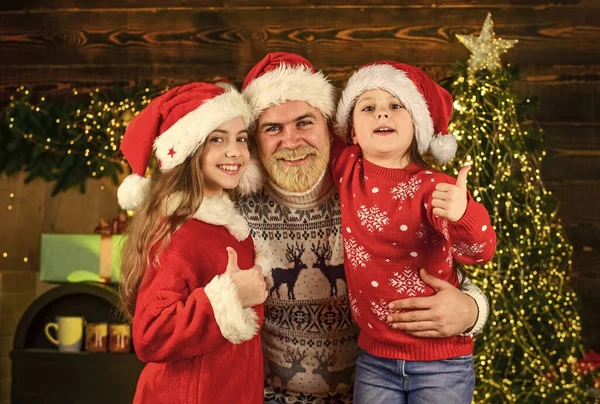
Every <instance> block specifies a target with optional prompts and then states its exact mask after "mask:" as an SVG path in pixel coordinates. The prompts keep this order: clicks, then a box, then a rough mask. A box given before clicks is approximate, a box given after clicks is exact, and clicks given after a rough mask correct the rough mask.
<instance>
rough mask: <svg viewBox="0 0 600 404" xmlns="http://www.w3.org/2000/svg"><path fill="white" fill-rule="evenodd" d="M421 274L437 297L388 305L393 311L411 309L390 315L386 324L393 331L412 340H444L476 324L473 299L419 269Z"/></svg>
mask: <svg viewBox="0 0 600 404" xmlns="http://www.w3.org/2000/svg"><path fill="white" fill-rule="evenodd" d="M420 275H421V279H422V280H423V282H425V283H426V284H427V285H429V286H431V287H432V288H433V289H434V290H435V292H436V294H435V295H433V296H427V297H411V298H407V299H402V300H396V301H393V302H391V303H390V304H389V307H390V309H391V310H392V311H393V310H398V311H399V310H410V311H405V312H402V313H393V312H392V313H390V315H389V316H388V322H389V323H391V326H392V328H394V329H397V330H403V331H405V332H406V333H408V334H410V335H413V336H415V337H429V338H445V337H452V336H455V335H459V334H461V333H463V332H465V331H466V330H468V329H470V328H472V327H473V326H474V325H475V322H476V321H477V313H478V309H477V303H475V300H473V298H471V297H470V296H469V295H467V294H465V293H463V292H461V291H460V289H457V288H455V287H454V286H453V285H452V284H450V283H448V282H446V281H443V280H441V279H439V278H436V277H435V276H433V275H430V274H429V273H428V272H427V271H425V270H424V269H422V268H421V270H420Z"/></svg>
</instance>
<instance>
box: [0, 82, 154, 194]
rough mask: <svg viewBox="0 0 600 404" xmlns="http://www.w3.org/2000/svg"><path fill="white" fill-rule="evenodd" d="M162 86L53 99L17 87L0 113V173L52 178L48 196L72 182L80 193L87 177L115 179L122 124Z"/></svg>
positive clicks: (119, 164) (120, 164)
mask: <svg viewBox="0 0 600 404" xmlns="http://www.w3.org/2000/svg"><path fill="white" fill-rule="evenodd" d="M165 90H166V89H164V88H163V89H161V90H157V89H156V88H153V87H149V86H136V87H128V88H122V89H120V91H118V92H117V91H114V92H111V93H107V92H104V91H100V89H98V88H96V89H95V90H93V91H90V92H89V93H86V94H80V93H79V91H78V90H77V89H72V97H70V98H69V101H67V102H63V103H61V104H57V103H55V102H52V101H50V100H48V99H47V98H46V97H41V98H40V99H39V100H34V98H33V95H32V92H31V91H30V90H29V89H27V88H25V87H24V86H22V87H20V88H18V89H17V90H16V93H15V94H14V95H13V96H11V97H10V103H9V105H8V106H7V107H6V108H5V109H4V110H3V111H2V113H1V115H0V135H1V136H0V161H1V162H2V163H0V172H5V173H7V174H9V175H10V174H12V173H14V172H17V171H20V170H24V171H25V172H27V173H28V176H27V178H26V180H25V182H29V181H31V180H33V179H34V178H37V177H41V178H43V179H44V180H46V181H56V184H55V187H54V190H53V192H52V194H53V195H55V194H57V193H58V192H62V191H65V190H67V189H69V188H72V187H79V189H80V190H81V192H84V191H85V181H86V180H87V179H88V178H97V179H99V178H103V177H110V178H111V179H112V180H113V182H114V183H115V184H117V183H118V174H119V173H121V172H122V171H123V167H124V161H123V158H122V155H121V153H120V151H119V144H120V141H121V138H122V136H123V134H124V132H125V128H126V126H127V124H128V123H129V121H130V120H131V119H132V118H133V117H134V116H135V115H137V114H138V113H139V111H140V110H141V109H143V108H144V107H145V106H146V105H147V104H148V103H149V102H150V101H151V99H152V98H154V97H155V96H156V95H158V94H160V93H161V92H163V91H165ZM82 98H83V101H81V99H82Z"/></svg>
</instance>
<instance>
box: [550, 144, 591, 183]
mask: <svg viewBox="0 0 600 404" xmlns="http://www.w3.org/2000/svg"><path fill="white" fill-rule="evenodd" d="M599 173H600V150H590V151H589V154H588V155H576V156H572V155H564V154H557V153H555V152H553V151H552V150H550V151H549V152H548V154H547V155H546V158H545V159H544V164H543V165H542V177H543V178H544V179H546V180H548V181H577V180H582V181H597V180H598V179H599V177H600V174H599Z"/></svg>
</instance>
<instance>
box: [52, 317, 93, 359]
mask: <svg viewBox="0 0 600 404" xmlns="http://www.w3.org/2000/svg"><path fill="white" fill-rule="evenodd" d="M84 323H85V319H84V318H83V317H75V316H57V317H56V323H48V324H46V328H45V330H44V331H45V333H46V337H47V338H48V340H49V341H50V342H52V343H53V344H54V345H57V346H58V350H59V351H60V352H80V351H81V345H82V344H83V325H84ZM50 329H54V330H55V332H56V335H57V338H55V337H54V336H53V335H52V334H51V333H50Z"/></svg>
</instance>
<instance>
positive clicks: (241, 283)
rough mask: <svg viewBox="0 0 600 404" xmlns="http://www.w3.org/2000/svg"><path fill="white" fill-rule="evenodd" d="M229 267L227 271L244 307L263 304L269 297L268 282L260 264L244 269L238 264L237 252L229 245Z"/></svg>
mask: <svg viewBox="0 0 600 404" xmlns="http://www.w3.org/2000/svg"><path fill="white" fill-rule="evenodd" d="M227 255H228V260H227V269H225V273H226V274H227V275H229V277H230V278H231V280H232V281H233V284H234V285H235V287H236V289H237V292H238V297H239V298H240V302H241V303H242V307H254V306H256V305H258V304H261V303H263V302H264V301H265V299H266V298H267V294H268V293H267V283H266V282H265V278H264V277H263V276H262V269H261V267H260V265H254V266H253V267H252V268H250V269H247V270H245V271H242V270H241V269H240V267H238V264H237V253H236V252H235V250H234V249H233V248H231V247H227Z"/></svg>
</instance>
